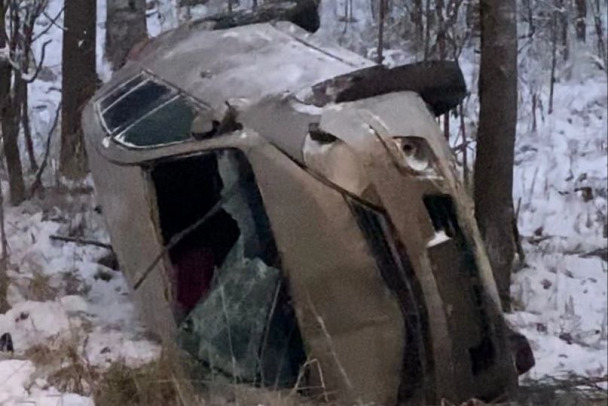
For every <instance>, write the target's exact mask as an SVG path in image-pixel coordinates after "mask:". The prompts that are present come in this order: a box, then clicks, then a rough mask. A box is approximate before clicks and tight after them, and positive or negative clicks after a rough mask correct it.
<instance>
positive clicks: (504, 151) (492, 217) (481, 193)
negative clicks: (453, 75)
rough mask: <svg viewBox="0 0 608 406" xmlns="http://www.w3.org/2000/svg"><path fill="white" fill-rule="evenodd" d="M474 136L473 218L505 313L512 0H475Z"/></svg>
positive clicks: (513, 72)
mask: <svg viewBox="0 0 608 406" xmlns="http://www.w3.org/2000/svg"><path fill="white" fill-rule="evenodd" d="M480 13H481V67H480V77H479V100H480V115H479V132H478V134H477V157H476V161H475V173H474V176H475V178H474V182H475V189H474V197H475V207H476V208H475V215H476V218H477V221H478V223H479V228H480V231H481V233H482V236H483V238H484V241H485V244H486V247H487V250H488V254H489V257H490V263H491V264H492V269H493V272H494V278H495V280H496V284H497V287H498V291H499V294H500V297H501V302H502V304H503V307H504V308H505V309H508V308H509V288H510V279H511V267H512V264H513V260H514V257H515V244H514V237H513V224H512V222H513V216H514V212H513V196H512V191H513V161H514V147H515V131H516V125H517V26H516V18H515V17H516V0H481V9H480Z"/></svg>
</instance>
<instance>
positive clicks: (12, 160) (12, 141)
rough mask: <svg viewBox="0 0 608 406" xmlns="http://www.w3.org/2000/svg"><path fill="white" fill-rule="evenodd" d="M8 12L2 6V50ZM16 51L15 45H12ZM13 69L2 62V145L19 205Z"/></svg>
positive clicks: (20, 178)
mask: <svg viewBox="0 0 608 406" xmlns="http://www.w3.org/2000/svg"><path fill="white" fill-rule="evenodd" d="M6 12H7V10H6V9H5V8H4V6H3V5H0V48H5V47H6V46H7V45H9V44H8V38H7V35H6V25H5V21H6V19H5V16H6ZM10 47H11V49H13V50H14V44H10ZM12 76H13V68H12V67H11V65H10V63H9V62H8V61H7V60H0V120H1V121H2V145H3V147H4V158H5V160H6V169H7V172H8V184H9V193H10V202H11V204H13V205H18V204H19V203H21V202H22V201H23V200H24V199H25V184H24V182H23V169H22V165H21V157H20V154H19V145H18V143H17V136H18V134H19V124H18V121H17V120H16V106H15V105H14V100H13V95H12V92H11V85H12Z"/></svg>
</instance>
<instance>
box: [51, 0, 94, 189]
mask: <svg viewBox="0 0 608 406" xmlns="http://www.w3.org/2000/svg"><path fill="white" fill-rule="evenodd" d="M96 18H97V10H96V0H78V1H73V0H71V1H66V2H65V11H64V26H65V29H64V32H63V55H62V58H63V63H62V68H61V72H62V76H63V77H62V99H63V104H62V106H63V107H62V112H61V113H62V114H61V153H60V158H59V171H60V173H61V174H62V175H63V176H65V177H66V178H69V179H79V178H82V177H84V176H85V175H86V173H87V157H86V152H85V149H84V140H83V136H82V127H81V123H80V119H81V113H82V109H83V107H84V105H85V104H86V102H87V101H88V100H89V99H90V98H91V96H92V95H93V93H94V92H95V84H96V80H97V74H96V71H95V23H96Z"/></svg>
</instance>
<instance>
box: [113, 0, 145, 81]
mask: <svg viewBox="0 0 608 406" xmlns="http://www.w3.org/2000/svg"><path fill="white" fill-rule="evenodd" d="M106 7H107V17H106V50H105V55H106V58H107V60H108V61H109V62H110V64H111V65H112V69H114V70H118V69H120V68H121V67H122V66H123V65H124V64H125V62H126V58H127V55H128V53H129V51H130V50H131V49H132V48H133V46H134V45H135V44H137V43H139V42H141V41H143V40H144V39H145V38H146V37H147V35H148V30H147V27H146V0H107V3H106Z"/></svg>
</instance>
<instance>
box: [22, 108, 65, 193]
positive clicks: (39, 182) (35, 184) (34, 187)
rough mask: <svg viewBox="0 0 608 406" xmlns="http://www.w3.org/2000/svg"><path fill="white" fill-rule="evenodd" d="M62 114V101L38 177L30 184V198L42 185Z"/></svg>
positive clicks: (50, 132)
mask: <svg viewBox="0 0 608 406" xmlns="http://www.w3.org/2000/svg"><path fill="white" fill-rule="evenodd" d="M60 115H61V103H59V105H58V106H57V111H56V112H55V119H54V120H53V125H52V126H51V129H50V130H49V134H48V136H47V138H46V150H45V151H44V157H43V158H42V162H41V163H40V168H38V172H36V177H35V178H34V182H32V186H30V196H29V197H30V198H32V196H34V194H35V193H36V191H37V190H38V189H39V188H41V187H42V174H43V173H44V170H45V169H46V165H47V163H48V160H49V155H50V153H51V140H52V138H53V133H54V132H55V129H56V128H57V124H58V123H59V116H60Z"/></svg>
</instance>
